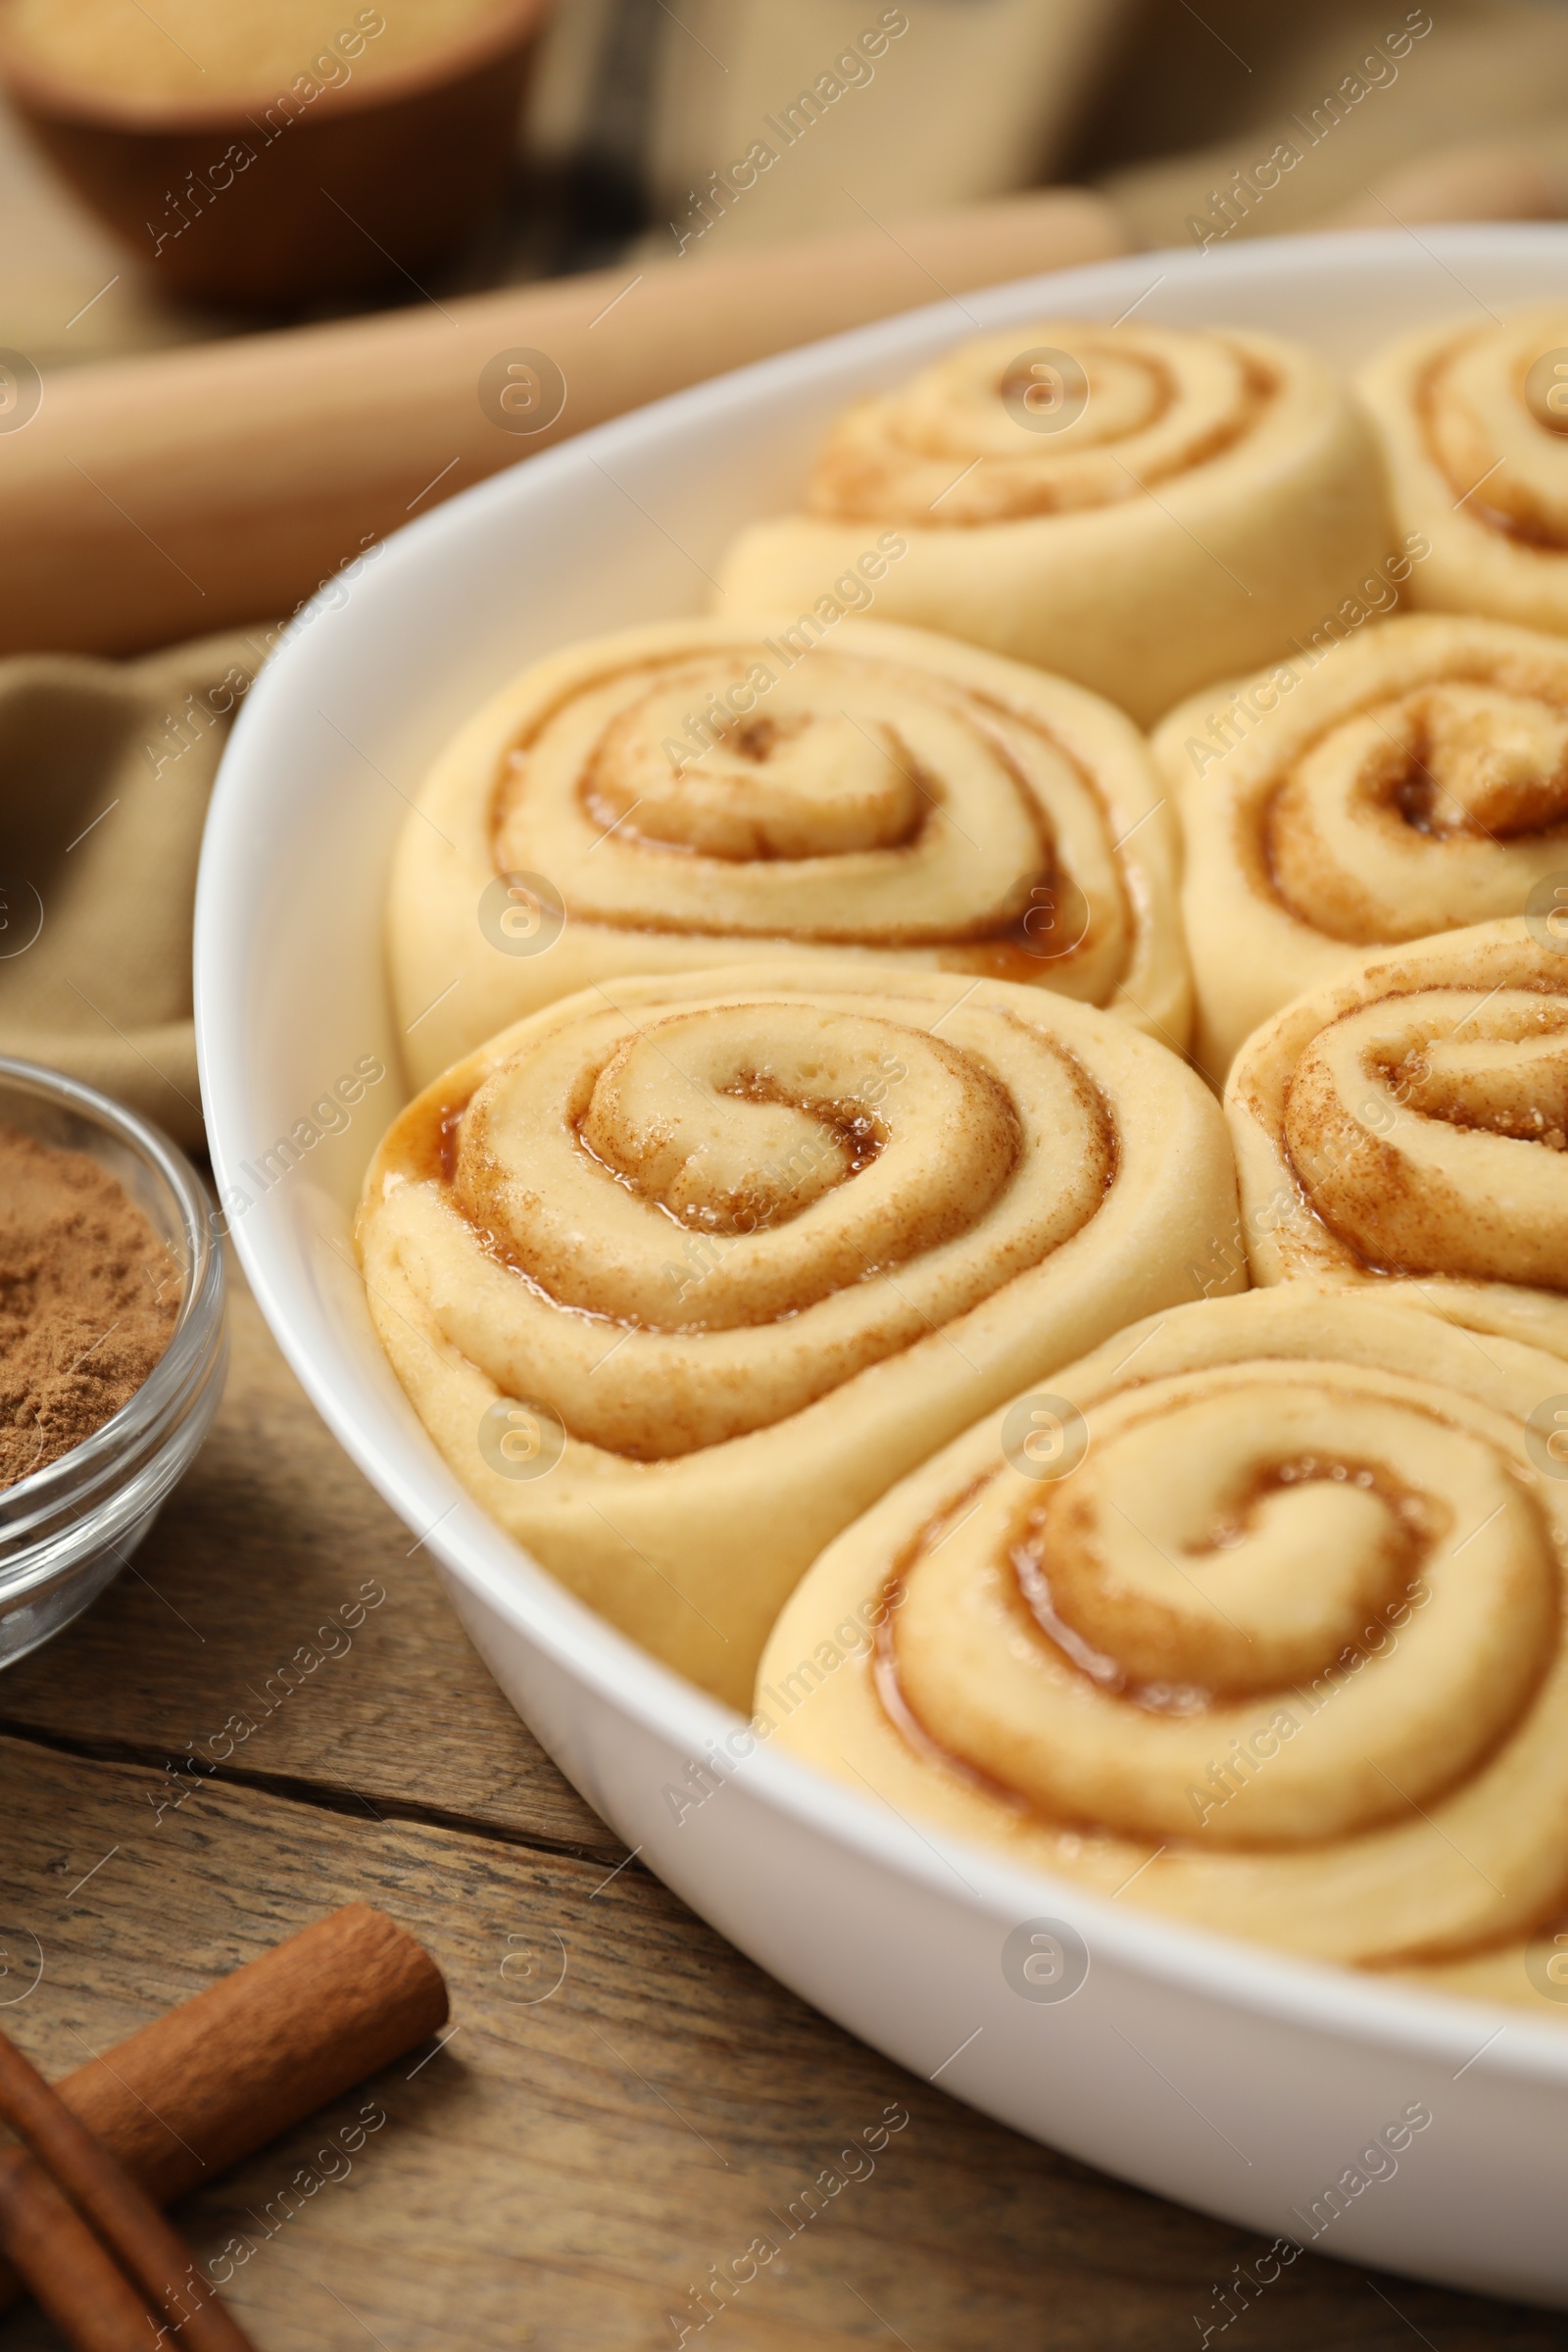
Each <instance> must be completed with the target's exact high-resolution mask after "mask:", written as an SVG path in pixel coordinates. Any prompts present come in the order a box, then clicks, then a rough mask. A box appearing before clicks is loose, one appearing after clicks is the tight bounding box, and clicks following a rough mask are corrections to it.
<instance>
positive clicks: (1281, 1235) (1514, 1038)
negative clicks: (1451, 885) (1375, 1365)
mask: <svg viewBox="0 0 1568 2352" xmlns="http://www.w3.org/2000/svg"><path fill="white" fill-rule="evenodd" d="M1555 887H1557V889H1558V892H1559V905H1558V907H1557V909H1556V910H1555V911H1554V912H1545V911H1544V912H1543V913H1542V914H1540V915H1532V916H1529V917H1518V916H1516V917H1514V918H1513V919H1512V920H1510V921H1507V922H1501V923H1478V924H1477V925H1476V926H1475V928H1474V929H1473V930H1469V931H1450V932H1448V933H1446V935H1445V936H1444V937H1442V938H1440V939H1426V940H1420V941H1418V942H1417V943H1416V945H1415V946H1414V947H1412V948H1408V949H1404V950H1402V951H1398V952H1396V953H1389V952H1387V951H1385V952H1384V953H1383V954H1381V955H1377V956H1365V957H1363V958H1362V959H1361V961H1360V962H1359V964H1358V965H1357V966H1356V967H1355V968H1354V969H1353V970H1352V971H1351V972H1349V973H1348V974H1346V975H1345V976H1344V977H1342V978H1341V979H1339V980H1338V981H1335V982H1333V983H1331V984H1330V985H1329V986H1328V987H1326V988H1320V989H1314V990H1313V991H1312V992H1311V993H1310V994H1309V995H1307V996H1304V997H1300V998H1299V999H1298V1000H1297V1001H1296V1003H1295V1004H1293V1005H1287V1006H1286V1007H1285V1010H1284V1011H1283V1012H1281V1013H1279V1014H1278V1015H1277V1016H1276V1017H1275V1018H1274V1019H1273V1020H1272V1021H1270V1022H1268V1023H1267V1025H1266V1026H1265V1027H1264V1028H1262V1029H1260V1030H1259V1031H1258V1032H1257V1034H1256V1036H1255V1037H1252V1038H1250V1040H1249V1042H1248V1044H1247V1045H1246V1047H1245V1048H1244V1049H1243V1051H1242V1053H1241V1054H1239V1055H1238V1056H1237V1059H1236V1064H1235V1067H1234V1068H1233V1069H1232V1071H1231V1076H1230V1083H1229V1085H1228V1086H1227V1087H1226V1090H1225V1108H1226V1113H1227V1115H1228V1117H1229V1119H1230V1123H1231V1133H1232V1137H1233V1140H1234V1142H1235V1145H1236V1154H1237V1161H1238V1164H1239V1167H1240V1171H1241V1182H1242V1211H1243V1226H1244V1231H1245V1233H1246V1236H1247V1250H1248V1255H1249V1258H1250V1263H1251V1270H1252V1276H1253V1279H1254V1281H1256V1282H1259V1283H1274V1282H1283V1281H1286V1280H1289V1279H1293V1278H1295V1277H1298V1276H1303V1277H1307V1278H1311V1279H1315V1280H1318V1281H1325V1282H1329V1283H1334V1284H1341V1283H1343V1284H1347V1285H1350V1286H1361V1285H1370V1286H1373V1287H1375V1288H1377V1289H1379V1290H1382V1291H1383V1292H1385V1293H1386V1294H1388V1295H1389V1296H1391V1297H1394V1298H1397V1299H1400V1300H1401V1301H1406V1302H1411V1303H1414V1304H1416V1305H1425V1306H1428V1307H1431V1308H1433V1309H1434V1310H1435V1311H1436V1312H1437V1313H1439V1314H1441V1315H1444V1316H1446V1317H1447V1318H1448V1320H1449V1321H1451V1322H1455V1323H1461V1324H1464V1325H1465V1326H1466V1327H1467V1328H1469V1329H1470V1330H1472V1331H1487V1332H1502V1333H1506V1334H1507V1335H1508V1336H1509V1337H1510V1338H1513V1339H1517V1340H1527V1341H1529V1342H1530V1343H1531V1344H1532V1345H1533V1346H1535V1347H1539V1348H1553V1349H1555V1350H1556V1351H1557V1352H1558V1353H1559V1354H1562V1355H1568V1295H1565V1294H1568V872H1565V873H1564V874H1563V875H1562V876H1561V877H1560V882H1559V884H1558V885H1556V886H1555Z"/></svg>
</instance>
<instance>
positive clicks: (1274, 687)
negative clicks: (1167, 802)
mask: <svg viewBox="0 0 1568 2352" xmlns="http://www.w3.org/2000/svg"><path fill="white" fill-rule="evenodd" d="M1227 744H1228V746H1229V748H1225V747H1226V745H1227ZM1154 748H1155V757H1156V759H1157V760H1158V762H1159V765H1160V769H1161V771H1162V773H1163V774H1164V776H1165V778H1166V781H1167V783H1168V785H1169V788H1170V791H1171V795H1172V798H1173V799H1174V800H1176V802H1177V804H1178V807H1179V809H1180V811H1181V819H1182V830H1183V833H1184V834H1185V836H1186V850H1187V857H1186V875H1185V880H1184V883H1183V902H1184V911H1185V913H1186V917H1187V933H1188V939H1189V943H1190V946H1191V951H1192V957H1193V970H1194V979H1195V982H1196V987H1197V995H1198V1042H1197V1054H1198V1059H1199V1061H1200V1062H1201V1065H1202V1067H1203V1068H1204V1069H1206V1070H1208V1071H1209V1072H1210V1073H1211V1074H1212V1075H1213V1077H1214V1078H1215V1080H1216V1081H1218V1080H1219V1079H1221V1078H1223V1076H1224V1074H1225V1071H1226V1068H1227V1067H1228V1065H1229V1063H1230V1060H1231V1057H1232V1055H1233V1054H1235V1053H1236V1051H1237V1049H1238V1047H1239V1046H1240V1045H1241V1043H1242V1041H1243V1039H1244V1038H1246V1037H1247V1036H1248V1035H1249V1034H1250V1031H1251V1030H1253V1029H1255V1028H1256V1027H1257V1025H1258V1023H1259V1022H1260V1021H1263V1020H1266V1019H1267V1018H1268V1016H1269V1015H1270V1014H1271V1013H1273V1012H1276V1011H1277V1010H1278V1009H1279V1007H1280V1006H1281V1005H1284V1004H1287V1003H1288V1002H1289V1001H1290V999H1291V998H1292V997H1295V996H1299V994H1300V993H1301V991H1302V990H1303V989H1308V988H1315V987H1317V986H1318V985H1319V984H1320V983H1321V982H1323V981H1324V980H1326V979H1328V978H1329V977H1330V975H1331V974H1333V973H1335V972H1338V971H1342V970H1344V969H1345V968H1346V967H1347V966H1348V965H1349V964H1351V963H1354V962H1355V961H1357V960H1358V959H1359V957H1360V956H1363V955H1364V954H1365V952H1366V950H1367V949H1368V948H1372V947H1380V946H1383V945H1386V944H1391V945H1392V944H1393V943H1395V942H1397V941H1402V940H1413V939H1421V938H1424V937H1425V936H1427V935H1428V934H1429V933H1432V932H1438V931H1449V930H1454V929H1457V928H1459V927H1461V926H1465V925H1469V924H1471V923H1477V922H1482V921H1486V920H1489V919H1491V918H1493V917H1495V916H1502V915H1508V914H1516V913H1519V912H1521V911H1523V909H1524V908H1525V907H1527V906H1528V905H1529V904H1530V901H1531V895H1532V893H1533V892H1536V891H1539V890H1542V889H1549V885H1550V881H1551V877H1552V876H1553V875H1556V874H1565V873H1568V646H1564V645H1563V644H1562V643H1561V641H1560V640H1559V639H1556V638H1552V637H1546V636H1543V635H1541V634H1539V633H1538V632H1536V631H1535V630H1529V629H1514V628H1508V627H1506V626H1505V625H1504V624H1503V623H1501V622H1499V621H1488V620H1447V619H1437V618H1431V619H1428V618H1424V617H1413V618H1410V619H1397V620H1391V621H1387V622H1385V623H1384V624H1383V625H1382V626H1381V627H1378V628H1371V629H1365V630H1363V631H1362V632H1361V634H1360V635H1359V636H1357V637H1355V638H1354V639H1352V640H1351V641H1350V642H1349V643H1348V644H1343V645H1340V646H1337V647H1336V648H1335V649H1334V650H1333V651H1332V652H1331V653H1330V654H1328V655H1327V656H1326V657H1325V658H1324V659H1322V660H1321V661H1319V662H1317V663H1316V664H1315V665H1313V666H1311V667H1308V664H1307V663H1306V662H1304V661H1299V662H1295V663H1293V664H1289V665H1284V666H1282V667H1280V668H1278V669H1276V670H1273V671H1271V672H1270V673H1268V675H1267V676H1266V677H1260V678H1253V679H1250V680H1248V681H1247V682H1246V683H1245V684H1243V685H1242V686H1241V687H1239V688H1237V689H1235V690H1233V691H1232V692H1230V693H1229V694H1222V695H1217V696H1216V695H1199V696H1195V698H1194V699H1193V701H1192V702H1191V703H1189V704H1187V705H1185V706H1184V707H1183V708H1182V709H1181V710H1179V711H1172V712H1171V714H1170V716H1169V718H1168V719H1167V720H1166V721H1165V724H1164V725H1163V726H1162V727H1161V728H1160V729H1159V731H1158V734H1157V735H1156V737H1155V747H1154Z"/></svg>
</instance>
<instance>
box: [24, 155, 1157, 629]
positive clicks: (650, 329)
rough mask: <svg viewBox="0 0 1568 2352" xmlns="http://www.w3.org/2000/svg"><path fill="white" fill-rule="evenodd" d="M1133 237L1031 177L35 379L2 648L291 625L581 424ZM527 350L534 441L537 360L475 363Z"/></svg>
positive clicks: (1080, 199) (1098, 254)
mask: <svg viewBox="0 0 1568 2352" xmlns="http://www.w3.org/2000/svg"><path fill="white" fill-rule="evenodd" d="M1127 244H1128V240H1127V237H1126V233H1125V231H1124V230H1123V229H1122V228H1121V226H1120V225H1119V223H1118V222H1117V221H1116V218H1115V215H1114V214H1113V212H1112V211H1111V209H1110V207H1109V205H1108V204H1107V203H1106V202H1105V201H1104V200H1103V198H1101V197H1098V196H1095V195H1092V194H1090V193H1088V192H1087V191H1085V190H1081V189H1072V188H1062V189H1048V190H1045V191H1036V192H1035V193H1032V194H1030V195H1026V196H1020V197H1012V198H1008V199H1006V200H1005V201H1002V202H999V203H994V204H986V205H977V206H974V207H972V208H970V209H967V210H965V211H963V212H957V213H951V214H945V215H942V216H939V217H936V218H933V219H929V220H926V221H915V222H907V221H896V222H895V223H894V224H893V226H892V227H891V228H883V227H880V226H876V225H874V224H873V223H871V222H870V221H867V224H866V227H865V231H864V233H863V234H859V233H857V234H855V235H853V236H848V237H834V238H814V239H811V240H809V241H802V242H798V243H794V244H789V245H781V246H777V247H772V248H770V249H769V250H768V251H766V252H765V253H758V252H755V251H750V250H748V251H746V252H744V253H739V252H738V253H735V254H733V255H725V254H724V253H722V251H718V252H715V253H713V254H711V255H709V256H705V257H701V258H699V257H698V256H696V255H692V256H689V257H688V256H681V257H679V258H674V259H671V260H668V261H660V262H653V263H648V264H646V265H645V266H644V267H643V268H642V269H641V270H639V269H638V268H637V266H636V265H635V264H628V265H625V266H623V267H618V268H616V269H613V270H600V271H596V272H594V273H593V274H591V275H588V276H583V277H574V278H567V279H561V280H556V281H552V282H550V283H547V284H542V285H532V286H525V287H519V288H514V289H510V290H508V291H507V292H504V293H499V294H484V295H474V296H468V297H466V298H464V299H462V300H456V301H453V302H450V303H446V304H439V303H436V302H434V301H426V302H420V303H418V304H417V305H416V306H415V307H414V308H413V309H410V310H406V311H399V312H395V313H392V314H390V315H383V316H380V317H375V318H368V319H353V320H350V321H348V322H346V323H343V324H337V325H332V326H318V327H295V328H291V329H288V330H285V331H283V332H279V333H272V334H265V335H251V336H246V337H244V338H242V339H239V340H235V341H232V342H223V343H216V344H209V345H204V346H197V347H195V348H189V349H185V350H181V351H177V352H171V353H160V354H157V355H155V356H153V357H149V358H144V359H135V360H124V361H116V362H112V363H110V364H108V365H106V366H101V367H94V368H81V369H80V370H78V371H75V372H72V373H68V374H64V375H61V376H58V377H51V378H50V379H49V380H48V382H47V383H46V384H45V386H44V392H43V400H42V404H41V406H40V407H39V409H38V411H37V413H36V414H35V415H34V416H33V417H31V418H30V420H29V421H27V422H26V423H25V424H23V425H21V426H20V428H18V429H13V430H11V431H0V547H3V548H4V551H5V562H4V564H3V565H0V653H18V652H24V651H31V650H34V649H38V648H54V649H59V650H63V651H65V650H69V651H81V652H90V653H129V652H134V651H136V650H138V649H140V648H142V647H145V646H153V645H164V644H168V643H169V642H170V641H171V640H172V639H175V638H180V637H189V636H194V635H197V634H199V633H202V632H205V631H207V630H210V629H217V628H220V627H223V626H226V625H227V624H229V623H230V622H234V621H249V620H256V619H260V618H264V617H267V616H270V615H271V614H274V613H288V612H290V611H291V610H292V609H293V607H294V606H295V605H297V604H298V603H299V602H300V600H301V599H302V598H304V597H307V596H310V595H312V594H313V593H314V592H315V590H316V588H317V587H318V586H319V584H320V583H321V581H323V580H324V579H325V578H327V577H328V576H329V575H330V574H331V573H332V572H334V571H335V570H337V569H338V568H339V567H340V566H341V565H343V564H347V563H349V562H351V561H352V560H353V559H354V558H355V557H356V556H357V555H359V554H360V553H361V551H362V549H363V548H364V547H365V546H367V545H368V544H370V543H371V542H372V541H373V540H375V539H378V538H380V537H381V536H383V535H384V534H385V533H386V532H387V531H390V530H393V529H395V528H396V527H397V526H398V525H399V524H400V523H402V522H405V521H407V519H408V518H409V516H410V515H411V514H425V513H427V512H428V511H429V509H430V507H431V506H432V505H434V504H435V503H437V502H438V501H439V500H441V499H443V498H448V497H450V496H451V495H452V493H453V492H454V491H455V490H461V489H464V488H466V486H467V485H468V484H469V483H471V482H475V481H478V480H479V479H480V478H481V477H482V476H483V475H485V474H488V473H494V472H496V471H498V470H499V469H500V468H501V467H502V466H510V465H514V464H515V462H516V461H517V460H518V459H519V458H522V457H526V456H529V455H531V454H532V453H533V452H534V451H535V450H538V449H543V448H546V447H548V446H549V444H550V443H551V442H552V441H557V440H560V439H562V438H563V437H564V436H565V435H566V434H569V433H575V432H580V431H581V430H582V429H583V428H584V426H586V425H591V424H597V423H599V422H600V421H601V420H602V419H603V418H605V417H614V416H617V415H619V414H620V413H621V412H622V411H623V410H626V409H630V408H635V407H636V406H638V404H639V403H641V402H643V401H647V400H653V399H656V398H657V397H658V396H659V395H660V394H662V393H665V392H672V391H675V390H677V389H679V388H680V387H681V386H682V385H685V384H691V383H697V382H699V381H701V380H702V379H703V378H704V377H706V376H710V375H715V374H717V373H719V372H720V371H721V370H722V369H724V368H735V367H739V366H740V365H741V364H742V363H743V362H745V361H747V360H755V359H760V358H761V357H763V356H764V355H765V354H767V353H769V352H775V351H784V350H787V349H788V348H790V347H791V346H792V345H794V344H798V343H805V342H809V341H810V340H811V339H812V338H813V337H814V336H818V335H825V334H831V333H834V332H835V331H837V330H838V329H839V328H842V327H847V326H854V325H857V324H858V323H860V322H861V321H862V320H865V319H880V318H886V317H887V316H889V315H890V314H891V313H893V312H895V311H901V310H907V309H910V308H912V307H914V306H915V305H917V304H921V303H926V302H932V301H936V300H939V299H940V297H941V295H942V294H943V292H944V291H951V292H956V293H961V292H963V291H965V290H966V289H972V288H974V287H976V286H983V285H990V284H995V283H997V282H998V281H1000V280H1002V279H1005V278H1009V277H1020V276H1025V275H1027V274H1029V273H1030V272H1031V271H1033V270H1054V269H1059V268H1064V267H1066V266H1068V265H1070V264H1072V263H1075V262H1088V261H1097V260H1101V259H1103V258H1104V257H1106V256H1108V255H1111V254H1116V253H1123V252H1125V251H1126V250H1127ZM519 349H521V350H528V351H533V352H538V353H543V354H544V355H545V356H546V359H547V360H548V361H549V362H551V363H553V364H554V368H556V369H559V370H560V373H561V375H562V376H564V381H565V401H564V408H563V409H562V410H561V414H560V416H559V417H557V419H556V421H555V422H554V423H553V424H551V425H549V426H548V427H547V428H546V429H544V430H541V431H539V432H537V433H531V434H525V433H522V432H520V431H518V430H517V429H515V428H516V426H517V425H518V424H519V423H527V422H530V421H532V417H530V414H529V410H528V403H529V401H530V400H534V401H536V402H537V401H539V400H541V398H542V400H543V402H544V403H545V404H546V405H548V404H549V402H550V399H551V385H552V383H553V382H554V378H553V377H551V376H549V374H548V372H547V373H546V377H545V381H544V383H543V386H542V387H541V386H540V385H539V384H538V383H537V382H536V381H535V378H536V377H537V376H538V375H539V372H540V371H539V370H537V369H536V370H535V371H534V376H533V377H530V376H529V375H528V374H527V372H526V371H525V370H524V371H523V372H521V373H519V374H518V375H517V376H516V377H515V378H514V379H513V380H512V381H511V382H510V383H509V382H508V381H507V380H505V377H504V369H503V374H502V377H501V379H500V380H498V379H497V374H496V371H495V370H494V369H492V372H491V376H490V377H489V378H488V379H487V383H486V401H487V403H488V407H486V406H483V405H481V397H480V379H481V376H482V375H483V374H484V371H485V369H486V368H487V366H488V365H489V364H490V363H492V362H493V361H496V360H497V358H498V355H505V354H507V353H509V352H514V351H516V350H519ZM498 404H501V405H498ZM509 409H510V410H511V412H512V414H511V417H510V418H509V417H508V410H509ZM539 413H542V411H541V410H540V409H538V408H536V409H535V411H534V414H539Z"/></svg>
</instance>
